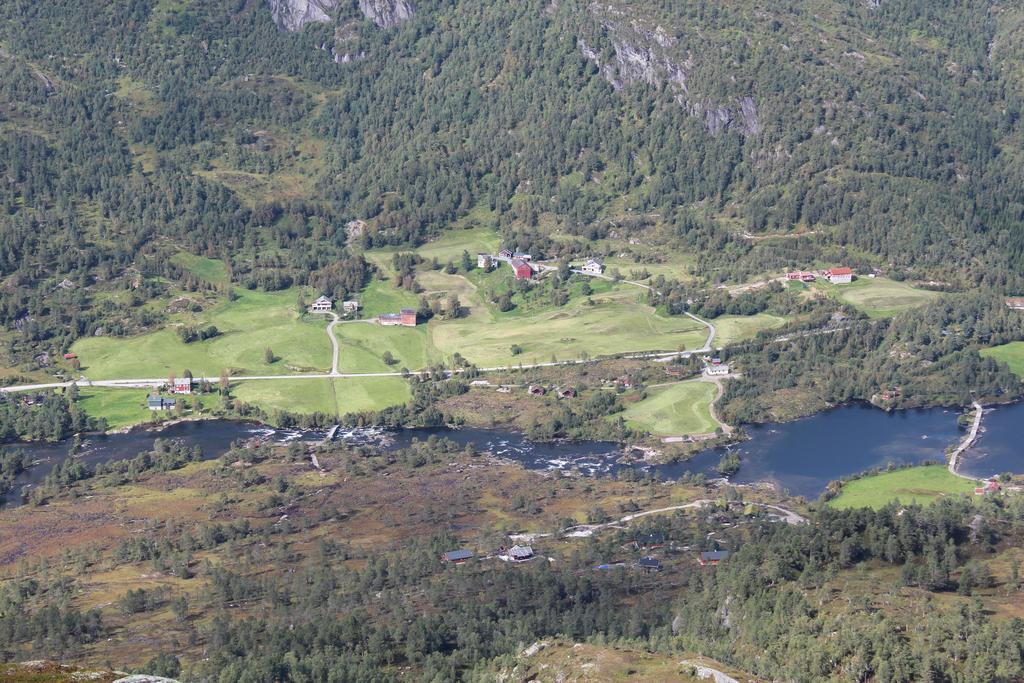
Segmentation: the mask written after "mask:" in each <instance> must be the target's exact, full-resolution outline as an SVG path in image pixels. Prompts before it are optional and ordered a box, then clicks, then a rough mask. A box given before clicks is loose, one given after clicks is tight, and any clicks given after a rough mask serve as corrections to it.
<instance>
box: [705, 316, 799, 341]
mask: <svg viewBox="0 0 1024 683" xmlns="http://www.w3.org/2000/svg"><path fill="white" fill-rule="evenodd" d="M711 323H712V324H713V325H714V326H715V342H714V343H715V346H726V345H728V344H732V343H735V342H738V341H743V340H744V339H751V338H753V337H754V336H755V335H757V333H758V332H760V331H761V330H773V329H775V328H778V327H782V326H783V325H785V324H786V319H785V318H783V317H780V316H777V315H772V314H770V313H757V314H755V315H723V316H720V317H718V318H715V319H714V320H712V321H711Z"/></svg>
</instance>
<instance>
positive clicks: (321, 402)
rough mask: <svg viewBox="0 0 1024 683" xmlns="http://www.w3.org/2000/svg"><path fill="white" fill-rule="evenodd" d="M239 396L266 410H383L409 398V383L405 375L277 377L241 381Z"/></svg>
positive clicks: (340, 412)
mask: <svg viewBox="0 0 1024 683" xmlns="http://www.w3.org/2000/svg"><path fill="white" fill-rule="evenodd" d="M231 393H232V395H233V396H235V397H236V398H238V399H240V400H242V401H245V402H246V403H253V404H255V405H258V406H260V407H261V408H263V409H264V410H268V411H274V410H281V411H287V412H292V413H326V414H328V415H344V414H346V413H358V412H363V411H367V410H382V409H384V408H388V407H390V406H396V405H401V404H403V403H405V402H406V401H408V400H409V398H410V396H411V393H410V389H409V385H408V383H407V382H406V381H405V380H404V379H402V378H401V377H359V378H340V379H326V378H314V379H280V380H278V379H275V380H262V381H250V382H239V383H238V384H237V385H235V386H234V387H232V390H231Z"/></svg>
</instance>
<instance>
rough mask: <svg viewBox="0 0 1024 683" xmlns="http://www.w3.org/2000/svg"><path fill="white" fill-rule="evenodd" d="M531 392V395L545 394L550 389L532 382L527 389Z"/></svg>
mask: <svg viewBox="0 0 1024 683" xmlns="http://www.w3.org/2000/svg"><path fill="white" fill-rule="evenodd" d="M527 391H529V392H530V396H543V395H544V394H546V393H548V390H547V389H545V388H544V387H542V386H541V385H539V384H531V385H530V388H529V389H527Z"/></svg>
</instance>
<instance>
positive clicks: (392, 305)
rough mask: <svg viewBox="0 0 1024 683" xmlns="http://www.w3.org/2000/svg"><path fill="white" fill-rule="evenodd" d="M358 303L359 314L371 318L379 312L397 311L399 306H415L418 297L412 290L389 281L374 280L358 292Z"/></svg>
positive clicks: (418, 302) (418, 301)
mask: <svg viewBox="0 0 1024 683" xmlns="http://www.w3.org/2000/svg"><path fill="white" fill-rule="evenodd" d="M359 303H360V306H361V308H360V315H362V317H364V318H372V317H374V316H377V315H380V314H381V313H398V309H400V308H416V307H418V306H419V304H420V299H419V297H418V296H416V295H415V294H413V293H412V292H409V291H407V290H404V289H399V288H398V287H395V284H394V283H393V282H391V281H387V282H385V281H382V280H374V281H373V282H371V283H370V284H369V285H367V286H366V289H364V290H363V293H362V294H360V296H359Z"/></svg>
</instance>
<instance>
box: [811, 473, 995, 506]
mask: <svg viewBox="0 0 1024 683" xmlns="http://www.w3.org/2000/svg"><path fill="white" fill-rule="evenodd" d="M974 486H975V482H973V481H971V480H970V479H963V478H961V477H957V476H955V475H953V474H950V473H949V470H948V469H946V466H945V465H922V466H920V467H908V468H906V469H901V470H894V471H892V472H882V473H880V474H873V475H870V476H867V477H862V478H860V479H856V480H854V481H850V482H847V483H846V484H844V485H843V490H842V492H841V493H840V494H839V495H838V496H837V497H835V498H834V499H832V500H831V501H830V502H829V505H831V506H832V507H835V508H858V507H868V508H875V509H877V508H880V507H883V506H884V505H886V504H888V503H890V502H892V501H898V502H899V503H902V504H904V505H906V504H910V503H920V504H922V505H925V504H927V503H930V502H932V501H933V500H937V499H939V498H945V497H946V496H957V495H960V494H964V493H966V494H973V492H974Z"/></svg>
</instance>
